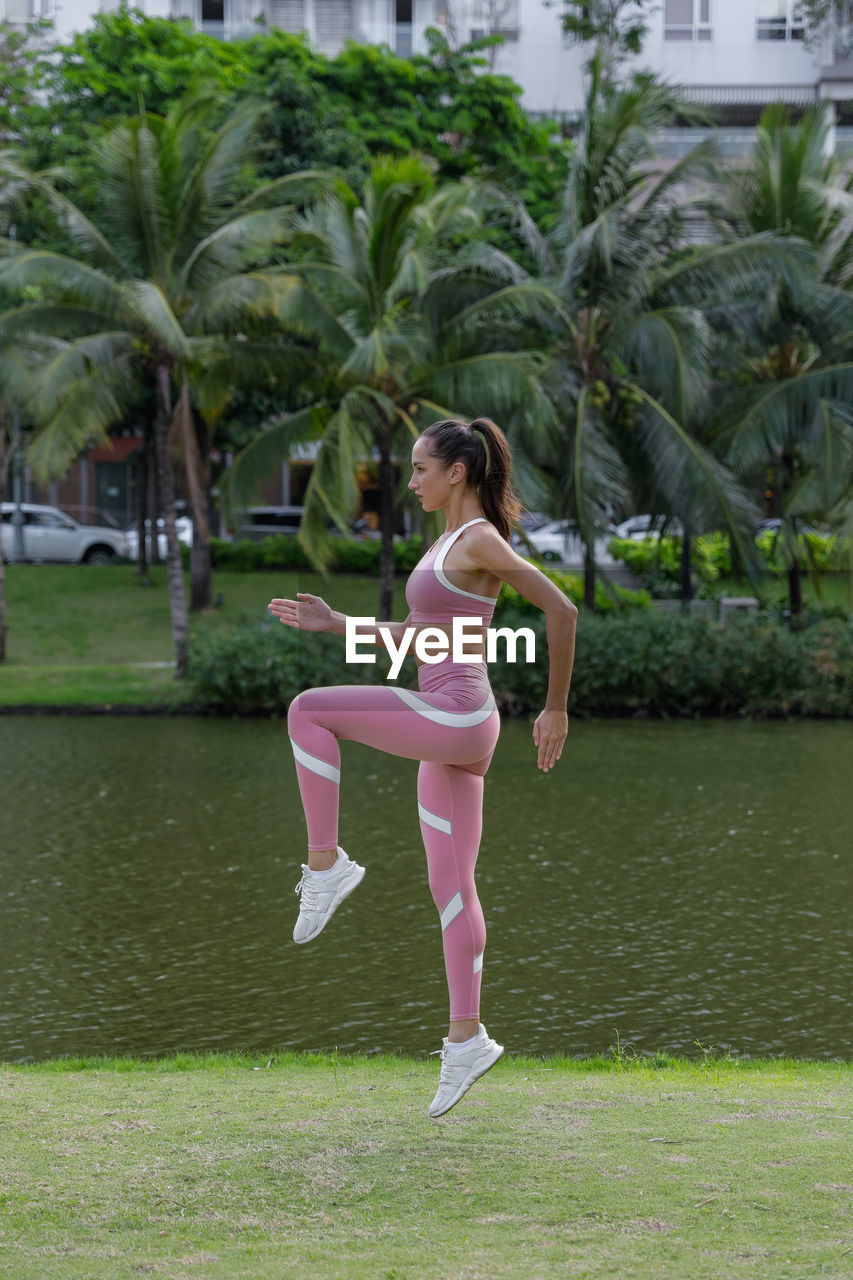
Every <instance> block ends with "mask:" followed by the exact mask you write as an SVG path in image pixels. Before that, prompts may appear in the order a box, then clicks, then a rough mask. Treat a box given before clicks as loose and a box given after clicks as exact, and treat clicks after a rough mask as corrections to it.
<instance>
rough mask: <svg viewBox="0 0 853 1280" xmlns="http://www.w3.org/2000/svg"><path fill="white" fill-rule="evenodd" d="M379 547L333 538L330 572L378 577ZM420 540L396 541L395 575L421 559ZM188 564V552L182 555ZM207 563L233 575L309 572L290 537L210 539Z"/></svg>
mask: <svg viewBox="0 0 853 1280" xmlns="http://www.w3.org/2000/svg"><path fill="white" fill-rule="evenodd" d="M380 548H381V544H380V541H379V539H378V538H367V539H364V540H358V539H353V538H333V539H332V557H331V560H330V562H329V569H330V570H331V571H332V572H337V573H376V574H378V573H379V554H380ZM421 554H422V539H421V538H419V537H414V538H407V539H406V540H405V541H404V540H402V539H399V540H397V541H395V543H394V568H395V570H396V571H397V572H398V573H411V571H412V569H414V567H415V565H416V564H417V563H418V561H419V560H420V558H421ZM185 559H186V560H187V561H188V560H189V551H188V550H187V551H186V553H185ZM210 563H211V567H212V568H214V569H224V570H226V571H228V570H231V571H232V572H236V573H254V572H257V571H259V570H264V569H270V570H273V569H310V568H311V563H310V561H309V559H308V557H307V555H306V554H305V551H304V548H303V546H302V543H301V542H300V541H299V539H298V538H297V537H295V536H294V535H293V534H290V535H288V534H286V533H276V534H271V535H270V536H269V537H267V538H261V539H260V540H259V541H258V542H253V541H251V540H250V539H247V538H240V539H238V540H237V541H236V542H226V541H225V540H224V539H223V538H211V539H210Z"/></svg>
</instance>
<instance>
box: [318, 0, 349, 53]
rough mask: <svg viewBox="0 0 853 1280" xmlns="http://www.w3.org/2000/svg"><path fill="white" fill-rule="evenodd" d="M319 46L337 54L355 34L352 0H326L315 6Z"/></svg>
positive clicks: (320, 48)
mask: <svg viewBox="0 0 853 1280" xmlns="http://www.w3.org/2000/svg"><path fill="white" fill-rule="evenodd" d="M314 22H315V26H316V37H315V38H316V41H317V48H318V49H319V50H320V52H321V53H326V54H337V53H340V51H341V49H342V48H343V47H344V42H345V41H346V40H349V38H350V37H351V36H352V34H353V14H352V0H325V2H324V3H323V4H315V6H314Z"/></svg>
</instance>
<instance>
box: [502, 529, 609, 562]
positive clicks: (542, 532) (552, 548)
mask: <svg viewBox="0 0 853 1280" xmlns="http://www.w3.org/2000/svg"><path fill="white" fill-rule="evenodd" d="M527 538H528V540H529V542H530V543H531V544H532V545H533V547H534V548H535V554H536V555H539V556H541V557H542V559H543V560H547V561H549V562H552V563H559V564H564V565H572V566H573V567H580V566H581V565H583V562H584V546H583V542H582V541H581V538H580V535H579V534H578V531H577V526H576V525H575V522H574V521H573V520H552V521H551V522H550V523H549V524H546V525H544V526H543V527H542V528H539V529H533V530H530V531H529V532H528V533H527ZM608 541H609V539H608V538H599V539H598V540H597V541H596V544H595V559H596V562H597V563H598V564H600V565H604V564H613V558H612V557H611V555H610V554H609V552H608V550H607V544H608ZM512 545H513V547H514V548H515V550H516V551H517V552H518V554H519V555H520V556H525V557H530V556H531V554H532V553H531V551H530V549H529V547H528V545H527V543H526V542H525V541H524V540H523V539H522V538H521V537H520V536H519V535H518V534H513V536H512Z"/></svg>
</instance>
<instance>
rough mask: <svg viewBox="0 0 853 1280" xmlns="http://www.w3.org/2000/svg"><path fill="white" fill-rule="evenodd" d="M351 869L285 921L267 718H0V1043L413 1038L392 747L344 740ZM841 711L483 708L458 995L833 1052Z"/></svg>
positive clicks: (843, 977) (849, 1040) (840, 870)
mask: <svg viewBox="0 0 853 1280" xmlns="http://www.w3.org/2000/svg"><path fill="white" fill-rule="evenodd" d="M343 763H344V775H343V784H342V828H341V842H342V843H343V844H344V845H345V846H346V847H347V848H348V850H349V852H350V853H351V854H352V855H353V856H354V857H356V858H357V859H358V860H359V861H361V862H363V863H365V864H366V866H367V868H368V874H367V876H366V878H365V880H364V883H363V885H362V886H361V887H360V888H359V890H358V892H357V893H356V894H355V895H354V896H353V898H352V899H350V901H349V902H348V903H347V904H346V905H345V906H344V907H342V908H341V910H340V912H339V913H338V915H336V916H335V918H334V920H333V921H332V922H331V924H330V925H329V927H328V929H327V930H326V932H325V933H324V934H323V935H322V936H321V937H320V938H319V939H318V940H317V941H316V942H315V943H313V944H311V945H308V946H304V947H297V946H294V945H293V943H292V941H291V931H292V928H293V922H294V919H295V914H296V911H297V905H298V903H297V898H296V897H295V895H294V893H293V888H294V886H295V884H296V882H297V880H298V879H299V875H300V868H299V863H300V862H301V860H302V858H303V857H304V856H305V855H304V852H303V850H304V841H305V834H304V824H303V819H302V811H301V807H300V804H299V797H298V792H297V788H296V781H295V775H294V770H293V765H292V760H291V755H290V749H289V745H288V741H287V735H286V729H285V727H284V725H283V724H272V723H268V722H241V721H233V722H230V721H228V722H217V721H202V720H180V719H176V720H162V719H154V720H145V719H128V720H125V719H120V720H119V719H86V718H80V719H78V718H62V717H57V718H44V719H42V718H36V719H24V718H6V719H4V720H0V783H1V784H2V789H0V974H1V975H2V977H1V978H0V982H1V983H2V985H0V1060H3V1059H5V1060H7V1061H25V1060H29V1059H33V1058H47V1057H51V1056H56V1055H61V1054H94V1053H125V1052H126V1053H132V1054H139V1055H144V1054H156V1053H164V1052H167V1051H171V1050H178V1049H188V1050H210V1049H227V1048H254V1049H261V1050H263V1051H266V1050H268V1049H273V1048H285V1047H292V1048H300V1049H309V1048H311V1049H317V1048H322V1049H333V1048H334V1047H335V1046H337V1047H338V1048H339V1049H340V1050H341V1051H344V1050H356V1049H358V1050H363V1051H368V1052H369V1051H374V1050H388V1051H395V1050H402V1051H406V1052H411V1053H421V1052H423V1051H425V1050H429V1049H433V1048H437V1047H438V1046H439V1044H440V1036H441V1034H442V1028H443V1026H444V1019H445V1016H446V1012H445V1011H446V990H445V982H444V969H443V963H442V956H441V934H440V927H439V923H438V918H437V913H436V912H435V909H434V907H433V904H432V900H431V898H430V896H429V890H428V888H427V882H426V865H425V858H424V853H423V847H422V845H421V841H420V833H419V829H418V823H417V806H416V798H415V777H416V771H417V766H416V765H415V764H414V763H411V762H408V761H399V760H396V759H394V758H392V757H390V756H385V755H381V754H380V753H376V752H371V751H370V750H368V749H367V748H364V747H359V746H354V745H351V744H344V745H343ZM851 763H853V724H849V723H815V722H804V723H800V724H748V723H746V724H739V723H720V722H711V723H692V722H691V723H683V724H682V723H648V722H624V721H619V722H605V723H588V724H584V723H576V724H573V726H572V728H571V731H570V737H569V741H568V744H567V746H566V749H565V751H564V752H563V758H562V760H561V762H560V764H559V766H558V767H557V769H556V770H555V772H554V773H553V774H550V775H548V776H544V775H541V774H540V773H538V771H537V770H536V768H535V751H534V748H533V747H532V745H531V742H530V729H529V726H528V725H527V724H522V723H518V722H507V723H505V724H504V727H503V732H502V736H501V741H500V744H499V746H498V750H497V753H496V755H495V759H494V762H493V765H492V768H491V770H490V772H489V775H488V777H487V779H486V817H485V832H484V841H483V847H482V850H481V854H480V864H479V875H478V882H479V886H480V893H481V897H482V900H483V906H484V909H485V913H486V920H487V925H488V928H489V939H488V944H487V949H486V962H485V968H484V974H483V978H484V981H483V1017H484V1020H485V1021H486V1023H487V1025H488V1027H489V1031H490V1032H491V1033H492V1034H494V1035H496V1036H497V1037H498V1038H500V1039H502V1040H503V1041H504V1043H506V1044H507V1046H508V1047H509V1048H511V1049H513V1050H517V1051H532V1052H541V1053H551V1052H563V1053H572V1054H576V1053H594V1052H602V1051H606V1050H607V1049H608V1047H609V1046H611V1045H615V1044H616V1038H617V1033H618V1035H619V1037H620V1038H621V1040H622V1041H623V1043H624V1042H626V1041H627V1042H631V1043H632V1044H633V1045H634V1046H635V1048H636V1049H637V1050H638V1051H642V1050H649V1051H653V1050H656V1049H667V1050H670V1051H680V1052H696V1049H695V1045H694V1042H695V1041H699V1042H700V1043H701V1044H703V1045H713V1046H716V1047H718V1048H722V1047H727V1046H731V1047H732V1048H733V1049H734V1050H735V1051H737V1052H741V1053H751V1054H795V1055H808V1056H814V1057H827V1056H844V1057H849V1056H850V1054H851V1050H853V1030H851V1021H850V1011H849V998H850V993H851V991H853V947H851V906H853V892H851V879H853V876H851V860H852V858H851V841H850V830H851V819H853V771H851Z"/></svg>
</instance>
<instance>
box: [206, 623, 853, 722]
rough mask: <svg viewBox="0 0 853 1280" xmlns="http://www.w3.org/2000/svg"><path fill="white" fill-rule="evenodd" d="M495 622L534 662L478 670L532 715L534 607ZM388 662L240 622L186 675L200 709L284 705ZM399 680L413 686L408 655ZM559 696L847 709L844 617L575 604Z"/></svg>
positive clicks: (331, 640) (579, 701) (276, 709)
mask: <svg viewBox="0 0 853 1280" xmlns="http://www.w3.org/2000/svg"><path fill="white" fill-rule="evenodd" d="M496 623H497V624H498V625H500V626H507V627H513V628H518V627H521V626H525V627H530V628H531V629H532V630H533V632H534V635H535V637H536V655H537V661H536V663H535V665H528V664H527V663H525V662H523V661H522V662H516V663H510V662H507V661H506V660H505V658H503V657H501V658H500V660H499V661H497V662H496V663H494V664H493V666H492V667H491V668H490V672H489V674H490V678H491V681H492V687H493V688H494V690H495V695H496V697H497V698H498V700H499V702H500V703H501V705H502V707H503V709H504V711H505V713H509V714H527V713H533V714H537V713H538V712H539V711H540V710H541V709H542V706H543V705H544V700H545V692H546V688H547V683H548V658H547V654H548V647H547V638H546V633H545V619H544V616H543V615H542V614H541V613H537V615H536V616H531V614H530V613H529V612H527V611H525V610H520V609H515V608H512V607H510V606H508V605H504V606H503V607H502V609H501V614H500V618H499V619H498V618H496ZM377 652H378V654H380V653H381V651H377ZM498 652H499V654H503V653H504V648H503V646H502V645H500V644H499V645H498ZM387 670H388V659H387V656H385V655H381V656H380V659H379V661H377V663H376V664H375V665H367V664H358V665H353V666H347V665H346V664H345V662H344V641H343V638H342V637H341V636H331V635H326V634H312V635H304V636H303V635H301V634H300V633H299V632H297V631H293V630H291V629H289V628H284V627H279V626H276V625H274V624H272V623H270V622H268V621H245V622H243V623H241V624H240V625H238V626H235V627H234V628H233V629H232V630H230V631H227V632H220V633H216V634H213V635H205V636H194V637H193V639H192V643H191V646H190V669H189V677H188V679H189V685H190V688H191V690H192V694H193V698H194V701H195V703H196V705H197V706H199V707H200V708H206V709H208V710H211V711H216V712H219V713H224V714H238V715H239V714H243V715H245V714H267V715H270V714H271V715H283V714H284V712H285V711H286V709H287V706H288V704H289V703H290V701H291V699H292V698H293V697H294V696H295V695H296V694H297V693H298V692H299V691H300V690H301V689H307V688H311V687H314V686H325V685H334V684H380V683H383V682H384V677H385V673H386V672H387ZM398 683H399V684H402V685H404V686H407V687H416V685H417V672H416V667H415V663H414V660H413V659H410V660H409V661H407V662H406V663H405V664H404V667H403V672H402V675H401V679H400V680H399V681H398ZM570 706H571V708H572V709H573V710H575V711H577V712H579V713H582V714H587V715H626V714H627V715H631V714H643V715H653V716H658V715H666V716H696V715H731V714H739V715H757V716H775V715H791V714H796V715H818V716H837V717H846V716H851V715H853V625H851V623H850V622H849V621H846V620H843V621H842V620H825V621H822V622H820V623H818V624H817V625H815V626H813V627H810V628H807V629H805V630H802V631H790V630H788V629H787V628H785V627H783V626H780V625H779V624H778V623H775V622H772V621H770V620H769V619H767V618H764V617H759V618H755V617H751V618H743V619H737V620H734V621H731V622H729V623H727V624H726V625H725V626H721V625H720V624H718V623H714V622H709V621H708V620H707V619H706V618H703V617H699V616H697V615H686V616H684V615H681V614H679V615H675V616H673V615H671V614H666V615H665V614H661V613H659V612H658V611H657V610H655V609H649V610H639V609H638V610H634V611H633V612H632V613H630V614H623V615H618V614H615V613H612V614H611V615H609V616H604V617H599V616H597V615H590V614H586V613H584V612H581V614H580V616H579V619H578V638H577V653H576V658H575V669H574V675H573V679H572V692H571V697H570Z"/></svg>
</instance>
